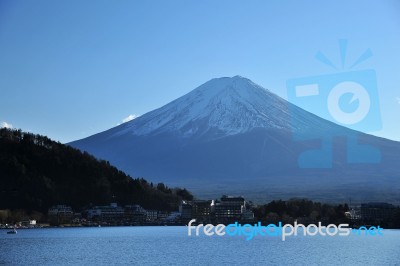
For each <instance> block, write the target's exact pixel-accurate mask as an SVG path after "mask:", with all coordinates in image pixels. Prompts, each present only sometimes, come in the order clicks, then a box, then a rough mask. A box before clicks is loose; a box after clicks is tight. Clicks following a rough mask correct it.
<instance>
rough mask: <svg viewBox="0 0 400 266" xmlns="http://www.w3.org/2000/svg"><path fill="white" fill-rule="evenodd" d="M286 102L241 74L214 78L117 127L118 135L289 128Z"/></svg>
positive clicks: (184, 133)
mask: <svg viewBox="0 0 400 266" xmlns="http://www.w3.org/2000/svg"><path fill="white" fill-rule="evenodd" d="M286 109H287V103H285V101H284V100H282V99H281V98H279V97H278V96H276V95H274V94H272V93H271V92H269V91H268V90H265V89H264V88H262V87H261V86H259V85H257V84H255V83H253V82H252V81H250V80H249V79H246V78H243V77H241V76H234V77H231V78H229V77H224V78H216V79H212V80H210V81H208V82H206V83H204V84H203V85H201V86H199V87H197V88H196V89H194V90H193V91H191V92H189V93H188V94H186V95H184V96H182V97H180V98H178V99H176V100H175V101H172V102H170V103H168V104H167V105H165V106H163V107H161V108H159V109H156V110H154V111H152V112H149V113H147V114H145V115H143V116H141V117H139V118H137V119H135V120H133V121H131V122H129V123H126V124H124V125H122V126H123V128H121V130H119V131H117V133H116V134H117V135H121V134H126V133H131V134H134V135H139V136H140V135H153V134H159V133H163V132H171V133H174V134H179V135H182V136H193V135H198V134H200V135H201V134H204V133H206V132H207V131H216V132H218V133H220V134H223V135H234V134H239V133H243V132H246V131H248V130H251V129H254V128H287V127H288V124H289V121H288V117H282V115H278V114H281V113H282V111H285V110H286Z"/></svg>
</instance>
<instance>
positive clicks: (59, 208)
mask: <svg viewBox="0 0 400 266" xmlns="http://www.w3.org/2000/svg"><path fill="white" fill-rule="evenodd" d="M48 215H49V220H50V222H51V223H54V224H62V223H70V222H71V220H72V218H73V215H74V212H73V211H72V208H71V207H70V206H67V205H56V206H53V207H51V208H50V209H49V211H48Z"/></svg>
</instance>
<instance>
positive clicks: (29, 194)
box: [0, 128, 192, 212]
mask: <svg viewBox="0 0 400 266" xmlns="http://www.w3.org/2000/svg"><path fill="white" fill-rule="evenodd" d="M191 198H192V195H191V194H190V193H189V192H188V191H187V190H185V189H178V188H177V189H170V188H168V187H167V186H165V185H164V184H162V183H160V184H157V185H154V187H153V184H151V183H148V182H147V181H146V180H144V179H142V178H140V179H133V178H131V177H130V176H128V175H126V174H125V173H123V172H122V171H120V170H118V169H117V168H115V167H113V166H111V165H110V164H109V162H107V161H102V160H98V159H96V158H94V157H93V156H91V155H89V154H88V153H86V152H81V151H79V150H77V149H75V148H72V147H70V146H66V145H63V144H61V143H58V142H54V141H52V140H50V139H49V138H47V137H45V136H40V135H34V134H31V133H25V132H22V131H21V130H10V129H6V128H2V129H0V209H25V210H28V211H31V210H36V211H42V212H46V211H47V209H48V208H49V207H50V206H52V205H55V204H67V205H70V206H72V207H73V208H74V209H75V210H79V209H81V208H82V207H84V206H86V205H89V204H90V203H92V204H109V203H110V202H117V203H119V204H141V205H142V206H144V207H145V208H151V209H153V208H154V209H160V210H172V209H175V208H176V207H177V206H178V203H179V201H180V200H181V199H191Z"/></svg>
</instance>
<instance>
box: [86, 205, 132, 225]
mask: <svg viewBox="0 0 400 266" xmlns="http://www.w3.org/2000/svg"><path fill="white" fill-rule="evenodd" d="M87 213H88V218H89V219H97V220H100V221H105V222H109V221H117V220H119V221H121V220H123V218H124V217H125V210H124V208H122V207H119V206H118V205H117V203H111V204H110V205H107V206H94V207H93V208H91V209H89V210H88V211H87Z"/></svg>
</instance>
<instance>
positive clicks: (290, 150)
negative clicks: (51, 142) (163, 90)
mask: <svg viewBox="0 0 400 266" xmlns="http://www.w3.org/2000/svg"><path fill="white" fill-rule="evenodd" d="M293 132H296V134H295V135H293ZM299 136H300V137H299ZM318 136H337V137H335V138H333V148H332V152H333V157H332V168H328V169H302V168H299V166H298V158H299V156H300V155H301V154H302V153H303V152H304V151H307V150H309V149H312V148H313V149H318V148H319V147H321V145H322V144H321V140H320V139H318ZM354 136H357V137H358V142H359V143H363V144H370V145H373V146H375V147H377V148H378V149H379V150H380V151H381V154H382V161H381V162H380V163H377V164H348V163H347V156H348V150H347V139H349V138H354ZM296 138H297V139H296ZM300 140H302V141H300ZM70 145H71V146H74V147H77V148H79V149H81V150H85V151H88V152H90V153H92V154H94V155H95V156H97V157H99V158H103V159H107V160H109V161H110V162H112V163H113V164H115V165H117V166H118V167H120V168H121V169H123V170H125V171H127V172H128V173H130V174H133V175H136V176H146V177H149V178H150V179H151V180H154V181H157V182H158V181H163V182H169V183H172V184H179V185H186V186H188V187H189V188H191V189H192V190H193V191H194V192H196V193H197V194H198V195H204V196H206V195H207V196H217V195H218V194H220V193H242V194H244V195H247V196H250V197H252V198H254V199H256V198H260V199H270V198H274V197H276V196H278V197H282V196H287V197H289V196H308V197H313V198H316V199H332V200H339V199H348V198H349V197H353V198H356V199H360V200H362V199H366V198H368V199H370V200H372V199H387V200H390V201H397V200H399V195H398V194H397V191H396V189H398V188H399V187H400V180H399V177H400V171H399V170H398V169H397V167H396V165H395V164H396V161H398V160H399V155H400V144H399V143H398V142H394V141H389V140H385V139H381V138H377V137H373V136H370V135H366V134H362V133H358V132H355V131H353V130H350V129H347V128H344V127H341V126H338V125H336V124H333V123H331V122H329V121H326V120H324V119H321V118H319V117H317V116H315V115H313V114H311V113H308V112H306V111H304V110H302V109H300V108H298V107H296V106H294V105H292V104H290V103H288V102H287V101H285V100H283V99H281V98H279V97H278V96H276V95H274V94H273V93H271V92H269V91H268V90H265V89H263V88H262V87H260V86H258V85H256V84H255V83H253V82H251V81H250V80H248V79H246V78H243V77H240V76H236V77H233V78H219V79H213V80H211V81H209V82H206V83H205V84H203V85H201V86H199V87H198V88H196V89H195V90H193V91H191V92H190V93H188V94H186V95H184V96H182V97H180V98H178V99H176V100H175V101H172V102H171V103H169V104H167V105H165V106H163V107H161V108H159V109H156V110H154V111H151V112H149V113H147V114H145V115H143V116H141V117H139V118H136V119H134V120H132V121H130V122H128V123H125V124H122V125H120V126H118V127H115V128H112V129H110V130H107V131H105V132H102V133H99V134H96V135H93V136H91V137H88V138H86V139H83V140H79V141H76V142H72V143H70ZM360 156H362V154H361V155H360ZM319 159H320V158H318V157H315V160H316V161H317V162H318V160H319Z"/></svg>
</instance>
